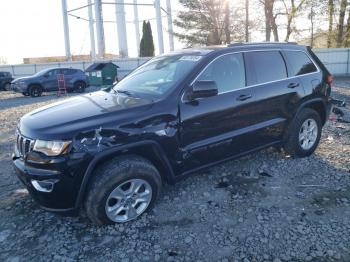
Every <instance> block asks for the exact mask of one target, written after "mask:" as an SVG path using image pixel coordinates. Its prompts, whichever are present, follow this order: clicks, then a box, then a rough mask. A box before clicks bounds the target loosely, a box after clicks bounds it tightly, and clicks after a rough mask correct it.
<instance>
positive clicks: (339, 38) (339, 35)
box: [337, 0, 347, 47]
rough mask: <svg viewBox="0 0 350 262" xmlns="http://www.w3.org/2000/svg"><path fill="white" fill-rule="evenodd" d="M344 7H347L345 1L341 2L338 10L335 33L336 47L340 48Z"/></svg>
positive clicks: (342, 34) (342, 35)
mask: <svg viewBox="0 0 350 262" xmlns="http://www.w3.org/2000/svg"><path fill="white" fill-rule="evenodd" d="M346 6H347V0H341V2H340V10H339V24H338V33H337V47H341V46H342V44H343V38H344V20H345V12H346Z"/></svg>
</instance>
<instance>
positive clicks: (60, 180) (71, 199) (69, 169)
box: [13, 152, 86, 215]
mask: <svg viewBox="0 0 350 262" xmlns="http://www.w3.org/2000/svg"><path fill="white" fill-rule="evenodd" d="M13 164H14V167H15V171H16V174H17V176H18V178H19V179H20V181H21V182H22V183H23V184H24V185H25V186H26V188H27V189H28V191H29V193H30V195H31V196H32V197H33V198H34V200H35V201H36V202H37V203H38V204H39V205H40V206H41V207H42V208H43V209H45V210H48V211H52V212H57V213H62V214H65V215H76V214H77V213H78V211H79V205H78V203H77V197H78V193H79V189H80V186H81V181H82V178H83V176H84V174H85V171H86V168H84V166H85V165H86V163H83V160H82V159H80V160H74V159H71V158H70V157H62V156H60V157H47V156H45V155H43V154H41V153H37V152H30V153H28V154H27V156H26V157H24V158H22V157H19V155H18V152H15V153H14V155H13ZM47 185H49V186H47ZM51 186H52V188H51ZM40 187H42V188H40ZM45 189H49V190H46V191H45Z"/></svg>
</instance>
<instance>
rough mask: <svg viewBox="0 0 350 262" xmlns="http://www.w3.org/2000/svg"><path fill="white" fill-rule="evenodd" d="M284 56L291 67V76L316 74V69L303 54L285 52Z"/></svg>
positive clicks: (299, 52)
mask: <svg viewBox="0 0 350 262" xmlns="http://www.w3.org/2000/svg"><path fill="white" fill-rule="evenodd" d="M285 55H286V57H287V60H288V63H289V65H290V67H291V68H290V71H291V72H290V73H291V76H299V75H305V74H309V73H313V72H317V67H316V66H315V64H314V63H313V62H312V61H311V59H310V58H309V57H308V56H307V55H306V54H305V53H304V52H301V51H285Z"/></svg>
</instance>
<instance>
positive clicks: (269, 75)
mask: <svg viewBox="0 0 350 262" xmlns="http://www.w3.org/2000/svg"><path fill="white" fill-rule="evenodd" d="M245 56H246V59H247V62H248V63H249V64H250V67H251V68H253V69H254V71H255V79H256V80H255V81H254V83H255V84H263V83H267V82H272V81H278V80H282V79H285V78H287V69H286V64H285V62H284V59H283V57H282V55H281V53H280V52H279V51H255V52H248V53H246V54H245Z"/></svg>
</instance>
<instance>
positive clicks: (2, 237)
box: [0, 79, 350, 262]
mask: <svg viewBox="0 0 350 262" xmlns="http://www.w3.org/2000/svg"><path fill="white" fill-rule="evenodd" d="M336 85H337V86H338V87H337V88H334V89H333V90H334V93H333V96H334V97H336V98H341V99H343V100H346V101H347V103H348V105H347V109H346V110H345V116H344V120H345V121H344V120H343V121H342V120H340V121H337V120H333V121H329V122H328V123H327V125H326V126H325V128H324V132H323V137H322V141H321V144H320V146H319V148H318V149H317V151H316V153H315V154H314V155H313V156H311V157H309V158H305V159H292V158H289V157H288V156H286V155H285V154H283V153H282V152H278V151H277V150H276V149H268V150H264V151H261V152H259V153H255V154H253V155H250V156H247V157H244V158H241V159H239V160H235V161H231V162H228V163H225V164H222V165H219V166H216V167H214V168H211V169H209V170H207V171H205V172H200V173H198V174H195V175H193V176H191V177H189V178H188V179H186V180H184V181H181V182H179V183H178V184H176V185H175V186H166V187H165V189H164V191H163V193H162V194H161V196H160V198H159V200H158V201H157V203H156V206H155V208H154V209H153V210H152V211H150V212H149V213H148V214H145V215H143V216H142V217H141V218H140V219H139V220H137V221H134V222H130V223H127V224H122V225H116V226H108V227H97V226H93V225H91V224H90V223H89V221H88V220H87V218H86V217H85V216H84V215H82V216H80V217H76V218H70V217H61V216H58V215H55V214H51V213H48V212H45V211H43V210H41V209H39V208H38V206H37V205H36V204H35V202H33V200H32V199H31V197H30V196H29V195H28V192H27V191H26V190H25V189H24V187H23V186H22V185H21V183H20V182H19V181H18V179H17V178H16V176H15V174H14V171H13V168H12V163H11V152H12V149H13V143H14V129H15V126H16V123H17V121H18V120H19V118H20V117H21V116H22V115H23V114H25V113H27V112H29V111H31V110H33V109H35V108H38V107H40V106H43V105H46V104H49V103H52V102H54V101H57V100H59V99H65V98H57V97H56V96H55V95H46V96H44V97H41V98H29V97H23V96H22V95H18V94H12V93H8V92H0V125H1V128H0V167H1V168H0V260H1V261H47V260H55V261H75V260H99V261H125V262H126V261H197V260H198V261H274V262H278V261H350V161H349V156H350V124H349V123H346V120H347V119H349V117H350V114H349V111H347V110H350V107H349V105H350V81H347V80H346V79H343V80H339V81H337V82H336ZM346 87H347V88H346Z"/></svg>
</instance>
